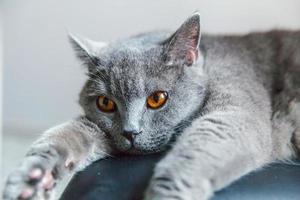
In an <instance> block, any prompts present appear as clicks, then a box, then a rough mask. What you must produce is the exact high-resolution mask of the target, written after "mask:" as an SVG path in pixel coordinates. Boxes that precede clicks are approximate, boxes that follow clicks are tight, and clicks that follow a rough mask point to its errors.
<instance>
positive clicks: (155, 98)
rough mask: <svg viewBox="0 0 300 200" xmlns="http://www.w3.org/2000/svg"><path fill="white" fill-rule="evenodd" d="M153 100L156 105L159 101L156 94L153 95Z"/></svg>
mask: <svg viewBox="0 0 300 200" xmlns="http://www.w3.org/2000/svg"><path fill="white" fill-rule="evenodd" d="M153 100H154V101H155V102H156V103H157V102H158V100H159V96H158V95H157V94H154V95H153Z"/></svg>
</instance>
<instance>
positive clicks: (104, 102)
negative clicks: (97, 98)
mask: <svg viewBox="0 0 300 200" xmlns="http://www.w3.org/2000/svg"><path fill="white" fill-rule="evenodd" d="M108 101H109V100H108V98H106V97H104V99H103V104H104V105H106V106H107V104H108Z"/></svg>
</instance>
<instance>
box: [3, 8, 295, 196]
mask: <svg viewBox="0 0 300 200" xmlns="http://www.w3.org/2000/svg"><path fill="white" fill-rule="evenodd" d="M199 20H200V18H199V15H198V14H197V13H196V14H194V15H193V16H191V17H190V18H189V19H188V20H187V21H186V22H185V23H184V24H183V25H182V26H181V27H180V28H179V29H178V30H177V31H176V32H175V33H174V34H172V35H171V34H169V33H163V32H153V33H147V34H142V35H138V36H135V37H132V38H129V39H124V40H121V41H117V42H115V43H111V44H107V45H101V47H100V46H99V45H95V43H94V42H92V41H89V40H86V39H80V38H77V37H75V36H70V40H71V43H72V45H73V46H74V48H75V50H76V52H77V56H78V57H79V58H80V60H81V61H82V62H83V63H84V65H85V66H87V70H88V77H89V78H88V80H87V82H86V84H85V85H84V87H83V90H82V92H81V94H80V105H81V106H82V107H83V109H84V111H85V117H81V118H78V119H76V120H74V121H72V122H70V123H66V124H64V125H62V126H60V127H59V128H55V129H51V130H50V131H48V132H47V133H45V134H44V136H43V137H42V139H40V140H39V141H38V142H37V143H35V144H34V145H33V146H32V150H31V151H30V153H29V154H28V155H27V157H26V158H25V159H24V161H23V162H22V165H21V167H20V168H18V169H17V170H16V171H15V172H13V173H12V175H11V176H10V177H9V179H8V182H7V186H6V188H5V191H4V199H15V198H16V196H17V195H19V194H20V193H21V191H22V189H24V188H25V186H28V183H27V182H26V180H25V179H24V178H23V179H22V178H19V177H24V176H27V174H28V173H29V172H30V169H31V168H32V167H33V166H35V164H36V160H35V161H34V162H33V161H31V159H32V158H35V159H37V160H39V159H46V162H45V161H42V160H40V162H39V164H40V165H39V167H42V169H44V170H47V169H49V170H51V171H53V170H54V171H56V173H57V174H58V175H59V176H57V177H61V176H63V174H64V173H65V171H69V172H73V171H74V170H75V169H80V166H81V168H82V167H84V166H86V165H87V164H89V163H91V162H92V161H94V160H95V159H100V158H103V157H106V156H107V154H113V153H115V152H118V151H121V152H126V153H130V154H148V153H153V152H158V151H163V150H166V149H170V151H169V153H168V154H167V156H166V157H165V158H164V159H163V160H162V161H160V162H159V163H158V165H157V166H156V169H155V173H154V175H153V177H152V180H151V183H150V184H149V188H148V190H147V192H146V194H145V199H147V200H156V199H160V200H161V199H168V200H169V199H177V200H178V199H181V200H195V199H197V200H199V199H201V200H205V199H209V198H210V197H211V196H212V195H213V193H214V191H217V190H219V189H221V188H223V187H225V186H227V185H228V184H230V183H232V182H233V181H234V180H236V179H238V178H240V177H241V176H243V175H245V174H247V173H248V172H250V171H253V170H255V169H257V168H260V167H262V166H264V165H266V164H269V163H271V162H274V161H279V160H288V159H291V158H292V157H293V156H295V155H296V153H297V152H296V151H297V150H299V148H300V128H299V126H300V103H299V101H300V89H299V88H300V81H299V78H298V77H299V76H300V32H299V31H298V32H297V31H294V32H292V31H270V32H265V33H251V34H248V35H243V36H219V35H218V36H212V35H202V37H201V40H200V24H199ZM170 35H171V36H170ZM199 41H200V44H199ZM157 90H160V91H167V92H168V94H169V98H168V101H167V103H166V104H165V105H164V106H163V107H161V108H159V109H158V110H151V109H149V108H147V106H146V98H147V97H148V96H149V95H151V94H152V93H153V92H154V91H157ZM101 94H105V95H106V96H108V97H109V98H111V99H112V100H114V101H115V102H116V104H117V111H116V112H114V113H103V112H101V111H99V110H98V109H97V106H96V103H95V101H96V98H97V97H98V96H99V95H101ZM124 129H126V130H127V129H130V130H135V131H139V132H140V131H141V134H139V135H136V136H135V137H134V140H133V143H131V142H130V141H129V140H127V139H126V138H125V137H124V136H123V135H122V132H123V131H124ZM70 161H71V162H72V164H73V165H72V167H70V166H69V165H65V164H66V163H69V162H70ZM24 166H25V167H24ZM28 166H29V167H28ZM57 177H54V178H56V179H58V178H57ZM12 180H18V181H12ZM30 187H33V188H34V189H35V190H38V192H40V193H41V192H42V193H43V192H44V191H43V190H41V189H37V187H35V186H32V185H30Z"/></svg>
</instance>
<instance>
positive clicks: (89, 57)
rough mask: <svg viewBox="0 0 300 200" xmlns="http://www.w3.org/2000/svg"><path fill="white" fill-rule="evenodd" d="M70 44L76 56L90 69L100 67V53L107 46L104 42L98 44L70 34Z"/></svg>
mask: <svg viewBox="0 0 300 200" xmlns="http://www.w3.org/2000/svg"><path fill="white" fill-rule="evenodd" d="M68 36H69V40H70V43H71V45H72V47H73V49H74V51H75V53H76V56H77V57H78V58H79V59H80V60H81V61H82V62H83V63H84V64H86V65H87V66H88V67H89V68H91V67H95V66H98V65H99V61H100V60H99V54H100V51H101V50H102V49H103V48H104V47H106V46H107V44H106V43H104V42H96V41H92V40H90V39H86V38H83V37H79V36H75V35H74V34H71V33H69V34H68Z"/></svg>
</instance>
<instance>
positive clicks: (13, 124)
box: [0, 0, 300, 182]
mask: <svg viewBox="0 0 300 200" xmlns="http://www.w3.org/2000/svg"><path fill="white" fill-rule="evenodd" d="M0 5H1V11H2V19H1V20H2V22H3V43H4V46H2V45H1V43H0V45H1V48H2V47H3V56H2V57H3V66H4V68H3V128H4V129H3V132H4V137H3V138H4V142H3V144H4V145H3V146H2V147H3V148H4V150H3V155H4V157H3V158H4V170H3V173H4V175H2V176H1V177H5V176H6V174H7V172H8V171H10V170H11V168H12V167H14V166H15V165H16V164H17V163H18V160H20V158H21V157H22V156H23V154H24V153H25V151H26V149H27V148H28V145H29V144H30V143H31V142H32V140H33V139H35V138H36V137H37V136H38V135H39V134H40V133H41V132H42V131H43V130H45V129H47V128H49V127H51V126H53V125H55V124H59V123H61V122H64V121H66V120H68V119H70V118H72V117H75V116H77V115H79V114H80V113H81V110H80V108H79V106H78V104H77V100H78V93H79V91H80V88H81V86H82V84H83V82H84V80H85V75H84V72H85V69H84V67H82V66H80V64H79V62H78V61H77V60H76V59H75V56H74V54H73V51H72V49H71V47H70V45H69V43H68V40H67V30H68V31H70V32H73V33H77V34H80V35H83V36H86V37H89V38H92V39H94V40H100V41H105V42H109V41H112V40H115V39H120V38H123V37H127V36H130V35H132V34H137V33H140V32H145V31H149V30H155V29H170V30H175V29H176V28H177V27H179V26H180V24H181V23H182V22H183V21H184V20H185V19H186V18H187V17H188V16H189V15H191V14H192V13H193V12H194V11H196V10H198V11H199V12H200V13H201V24H202V31H203V32H209V33H227V34H228V33H234V34H237V33H247V32H249V31H255V30H257V31H262V30H269V29H272V28H287V29H300V1H299V0H276V1H275V0H256V1H253V0H226V1H225V0H224V1H221V0H177V1H176V0H148V1H143V0H0ZM0 16H1V15H0ZM0 25H1V23H0ZM0 35H1V34H0ZM0 54H1V50H0ZM0 62H1V56H0ZM0 86H1V85H0ZM0 91H1V90H0ZM0 152H1V151H0ZM1 182H2V181H1Z"/></svg>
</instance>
